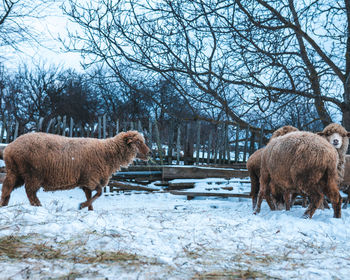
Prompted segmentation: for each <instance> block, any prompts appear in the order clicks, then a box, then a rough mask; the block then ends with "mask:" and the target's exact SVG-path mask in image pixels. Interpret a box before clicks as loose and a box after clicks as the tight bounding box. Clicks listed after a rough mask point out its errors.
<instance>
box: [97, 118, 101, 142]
mask: <svg viewBox="0 0 350 280" xmlns="http://www.w3.org/2000/svg"><path fill="white" fill-rule="evenodd" d="M101 123H102V118H101V116H98V124H97V135H98V136H97V137H98V139H101V136H102V134H101V126H102V124H101Z"/></svg>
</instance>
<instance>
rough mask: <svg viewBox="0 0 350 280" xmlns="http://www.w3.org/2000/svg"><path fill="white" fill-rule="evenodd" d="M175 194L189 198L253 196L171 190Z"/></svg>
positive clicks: (247, 196) (248, 196)
mask: <svg viewBox="0 0 350 280" xmlns="http://www.w3.org/2000/svg"><path fill="white" fill-rule="evenodd" d="M170 193H171V194H173V195H185V196H187V199H188V200H190V199H193V198H195V197H197V196H207V197H210V196H211V197H212V196H214V197H241V198H251V196H250V194H247V193H220V192H192V191H170Z"/></svg>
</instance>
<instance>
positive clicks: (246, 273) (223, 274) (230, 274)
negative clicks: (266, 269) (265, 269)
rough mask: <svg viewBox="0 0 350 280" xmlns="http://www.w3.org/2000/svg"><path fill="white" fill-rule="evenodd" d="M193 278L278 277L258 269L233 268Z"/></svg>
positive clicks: (194, 279)
mask: <svg viewBox="0 0 350 280" xmlns="http://www.w3.org/2000/svg"><path fill="white" fill-rule="evenodd" d="M192 279H193V280H211V279H220V280H230V279H278V278H273V277H271V276H269V275H266V274H264V273H261V272H258V271H252V270H239V269H238V270H233V271H211V272H204V273H197V274H196V275H195V276H193V277H192Z"/></svg>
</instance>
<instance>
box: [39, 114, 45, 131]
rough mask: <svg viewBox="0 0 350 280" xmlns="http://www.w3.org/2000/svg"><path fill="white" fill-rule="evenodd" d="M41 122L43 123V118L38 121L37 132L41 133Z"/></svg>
mask: <svg viewBox="0 0 350 280" xmlns="http://www.w3.org/2000/svg"><path fill="white" fill-rule="evenodd" d="M43 122H44V118H43V117H40V118H39V121H38V127H37V131H43Z"/></svg>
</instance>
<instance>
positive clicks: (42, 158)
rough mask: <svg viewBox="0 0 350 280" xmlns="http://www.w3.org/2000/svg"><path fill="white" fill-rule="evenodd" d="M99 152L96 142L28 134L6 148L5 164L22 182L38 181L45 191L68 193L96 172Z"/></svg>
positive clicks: (98, 141)
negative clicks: (62, 190)
mask: <svg viewBox="0 0 350 280" xmlns="http://www.w3.org/2000/svg"><path fill="white" fill-rule="evenodd" d="M97 150H98V151H99V153H98V154H97ZM101 152H102V154H103V146H102V145H101V144H100V140H97V139H91V138H68V137H63V136H58V135H52V134H45V133H29V134H25V135H22V136H20V137H19V138H17V139H16V140H15V141H14V142H12V143H11V144H9V145H8V146H7V147H6V149H5V150H4V160H5V164H6V167H7V168H8V169H10V170H12V171H13V172H16V173H18V174H19V175H20V176H21V177H23V179H25V178H26V177H27V178H29V177H34V178H36V179H40V180H41V184H42V185H43V186H44V187H45V186H46V187H47V189H50V188H53V189H54V188H55V187H56V186H59V187H60V189H64V188H67V189H69V188H73V187H75V186H76V184H78V183H79V181H80V180H81V179H84V178H83V177H84V176H85V177H86V178H87V177H89V176H90V175H89V173H94V172H96V171H98V169H99V158H101V156H100V155H101ZM100 169H101V168H100ZM91 175H92V174H91Z"/></svg>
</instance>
